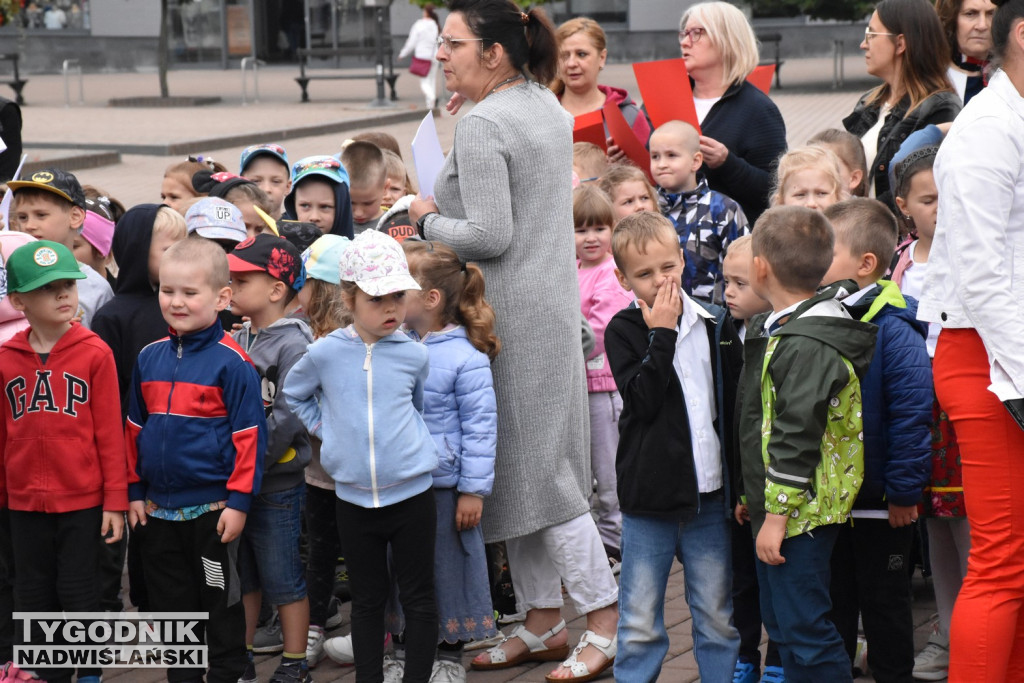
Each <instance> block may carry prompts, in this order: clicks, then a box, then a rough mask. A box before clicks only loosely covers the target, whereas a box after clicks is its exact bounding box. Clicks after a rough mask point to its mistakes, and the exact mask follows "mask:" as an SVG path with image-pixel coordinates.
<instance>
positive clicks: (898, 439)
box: [846, 280, 934, 510]
mask: <svg viewBox="0 0 1024 683" xmlns="http://www.w3.org/2000/svg"><path fill="white" fill-rule="evenodd" d="M874 290H875V291H872V292H869V293H868V294H866V295H865V296H864V298H862V299H860V300H859V301H857V302H856V303H855V304H853V305H852V306H847V307H846V308H847V310H848V311H849V312H850V315H851V316H852V317H853V318H854V319H857V320H862V321H864V322H870V323H874V324H875V325H878V337H877V341H876V343H875V355H874V357H872V359H871V365H869V366H868V371H867V374H866V375H865V376H864V377H863V378H862V379H861V382H860V387H861V396H862V398H863V401H864V484H863V485H862V486H861V489H860V493H859V494H858V496H857V501H856V503H855V504H854V506H853V507H854V509H855V510H856V509H885V508H886V507H887V506H888V503H894V504H896V505H915V504H916V503H918V502H920V500H921V491H922V489H923V488H924V486H925V485H926V484H927V482H928V479H929V477H930V475H931V454H932V443H931V422H932V401H933V399H934V391H933V389H932V364H931V360H930V359H929V358H928V349H927V348H926V346H925V338H926V337H927V336H928V327H927V323H923V322H921V321H919V320H918V319H917V300H916V299H914V298H913V297H904V296H903V295H902V294H901V293H900V291H899V288H898V287H897V286H896V284H895V283H893V282H888V281H886V280H882V281H880V282H879V283H878V286H875V287H874Z"/></svg>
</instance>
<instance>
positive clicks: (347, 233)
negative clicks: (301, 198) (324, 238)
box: [284, 176, 355, 239]
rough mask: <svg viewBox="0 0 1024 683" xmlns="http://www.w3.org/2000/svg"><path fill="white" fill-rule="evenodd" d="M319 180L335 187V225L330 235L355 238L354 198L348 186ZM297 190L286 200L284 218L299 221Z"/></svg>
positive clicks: (294, 188) (321, 178)
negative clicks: (296, 203)
mask: <svg viewBox="0 0 1024 683" xmlns="http://www.w3.org/2000/svg"><path fill="white" fill-rule="evenodd" d="M317 179H318V180H320V181H321V182H325V183H330V184H331V185H332V186H333V187H334V224H333V225H331V229H330V233H329V234H331V235H340V236H342V237H347V238H349V239H352V238H353V237H355V231H354V230H353V228H352V198H351V197H350V196H349V193H348V185H347V184H345V183H335V182H331V181H329V180H327V179H326V178H323V177H322V176H317ZM296 189H298V188H297V187H293V188H292V191H291V192H289V193H288V196H287V197H285V198H284V211H285V215H284V217H285V218H287V219H290V220H298V219H299V214H298V213H296V212H295V190H296Z"/></svg>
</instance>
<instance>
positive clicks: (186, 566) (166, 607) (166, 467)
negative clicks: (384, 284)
mask: <svg viewBox="0 0 1024 683" xmlns="http://www.w3.org/2000/svg"><path fill="white" fill-rule="evenodd" d="M228 277H229V276H228V262H227V257H226V256H225V254H224V251H223V249H222V248H221V247H220V246H219V245H217V244H216V243H214V242H212V241H210V240H205V239H185V240H181V241H180V242H177V243H175V244H174V245H173V246H172V247H170V248H169V249H168V250H167V251H166V252H164V254H163V257H162V259H161V261H160V293H159V301H160V309H161V311H162V312H163V315H164V320H165V321H166V322H167V324H168V325H169V326H170V327H171V335H170V336H169V337H166V338H164V339H161V340H160V341H156V342H153V343H152V344H150V345H149V346H147V347H146V348H144V349H143V350H142V353H140V354H139V358H138V360H137V361H136V364H135V372H134V374H133V377H132V385H131V391H130V394H129V408H128V422H127V425H126V429H125V438H126V441H127V448H128V463H129V489H128V493H129V496H128V497H129V500H130V510H129V513H128V521H129V524H130V525H131V527H132V532H133V533H136V534H141V535H142V539H143V544H142V564H143V573H144V575H145V580H146V585H147V589H148V593H149V607H150V609H152V610H154V611H157V612H164V611H167V612H181V611H185V612H207V613H209V618H208V619H207V621H206V622H205V625H204V626H203V630H204V631H205V641H206V644H207V646H208V647H209V672H208V673H209V675H208V677H207V680H210V681H215V682H217V683H233V682H234V681H237V680H238V679H239V678H240V677H241V676H242V674H243V672H244V670H245V666H246V654H245V614H244V610H243V608H242V602H241V592H240V588H239V586H238V579H237V576H238V573H237V568H236V556H237V548H238V538H239V536H240V534H241V532H242V529H243V527H244V526H245V521H246V516H247V513H248V511H249V507H250V505H251V504H252V498H253V496H255V495H256V494H257V493H259V488H260V480H261V477H262V473H263V456H264V453H265V451H266V444H267V422H266V418H265V417H264V413H263V398H262V392H261V389H260V378H259V375H258V374H257V372H256V370H255V368H254V367H253V364H252V361H250V360H249V358H248V356H246V354H245V352H244V351H242V349H241V348H239V347H238V345H237V344H236V343H235V342H234V341H233V340H232V339H231V338H230V336H228V335H227V333H225V332H224V330H223V328H221V326H220V323H219V321H218V319H217V314H218V312H219V311H221V310H223V309H224V308H225V307H227V305H228V302H229V301H230V300H231V288H230V287H229V285H228ZM172 444H173V447H172ZM166 644H170V643H166ZM176 673H177V674H178V675H179V676H180V678H179V680H184V679H185V678H195V679H198V678H201V677H203V675H204V674H206V673H207V672H205V671H203V670H201V669H197V670H178V671H177V672H176Z"/></svg>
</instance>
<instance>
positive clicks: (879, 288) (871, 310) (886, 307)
mask: <svg viewBox="0 0 1024 683" xmlns="http://www.w3.org/2000/svg"><path fill="white" fill-rule="evenodd" d="M872 289H873V290H874V291H872V292H868V293H867V294H866V295H865V296H864V297H863V298H862V299H861V300H860V301H858V302H856V303H855V304H853V305H852V306H847V307H846V310H848V311H849V312H850V315H851V316H852V317H854V318H855V319H857V320H862V321H864V322H875V321H876V320H878V319H879V318H881V317H882V316H894V317H897V318H901V319H903V320H905V321H906V322H907V324H908V325H910V326H911V327H913V328H914V330H916V331H917V332H918V334H920V335H921V336H922V337H927V336H928V323H926V322H924V321H921V320H918V319H917V299H915V298H913V297H906V296H904V295H903V292H901V291H900V288H899V287H898V286H897V285H896V283H895V282H891V281H889V280H879V281H878V283H877V285H876V286H873V287H872ZM844 305H845V304H844Z"/></svg>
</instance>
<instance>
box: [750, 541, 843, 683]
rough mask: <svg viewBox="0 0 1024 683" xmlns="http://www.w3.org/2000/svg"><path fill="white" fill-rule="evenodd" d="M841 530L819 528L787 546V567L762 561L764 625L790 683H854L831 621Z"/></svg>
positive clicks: (760, 580)
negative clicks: (831, 586) (831, 592)
mask: <svg viewBox="0 0 1024 683" xmlns="http://www.w3.org/2000/svg"><path fill="white" fill-rule="evenodd" d="M838 536H839V525H838V524H829V525H827V526H820V527H818V528H816V529H813V530H812V531H810V532H807V533H804V534H800V535H799V536H793V537H792V538H787V539H786V540H784V541H783V542H782V556H783V557H784V558H786V561H785V562H784V563H783V564H779V565H774V566H773V565H767V564H765V563H764V562H762V561H761V560H757V582H758V584H760V589H761V620H762V621H763V622H764V627H765V629H766V630H767V631H768V635H769V636H770V637H771V639H772V640H774V641H775V642H776V643H778V646H779V654H780V655H781V656H782V668H783V670H785V672H786V683H802V682H804V681H806V682H807V683H820V682H821V681H829V683H843V682H844V681H852V680H853V675H852V667H851V664H850V658H849V656H847V654H846V649H845V648H844V647H843V639H842V638H840V637H839V631H837V630H836V627H835V625H834V624H833V623H832V622H831V621H829V620H828V614H829V612H830V611H831V610H832V598H831V597H830V595H829V584H830V582H831V568H830V561H831V557H832V548H833V547H834V546H835V543H836V538H837V537H838Z"/></svg>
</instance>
